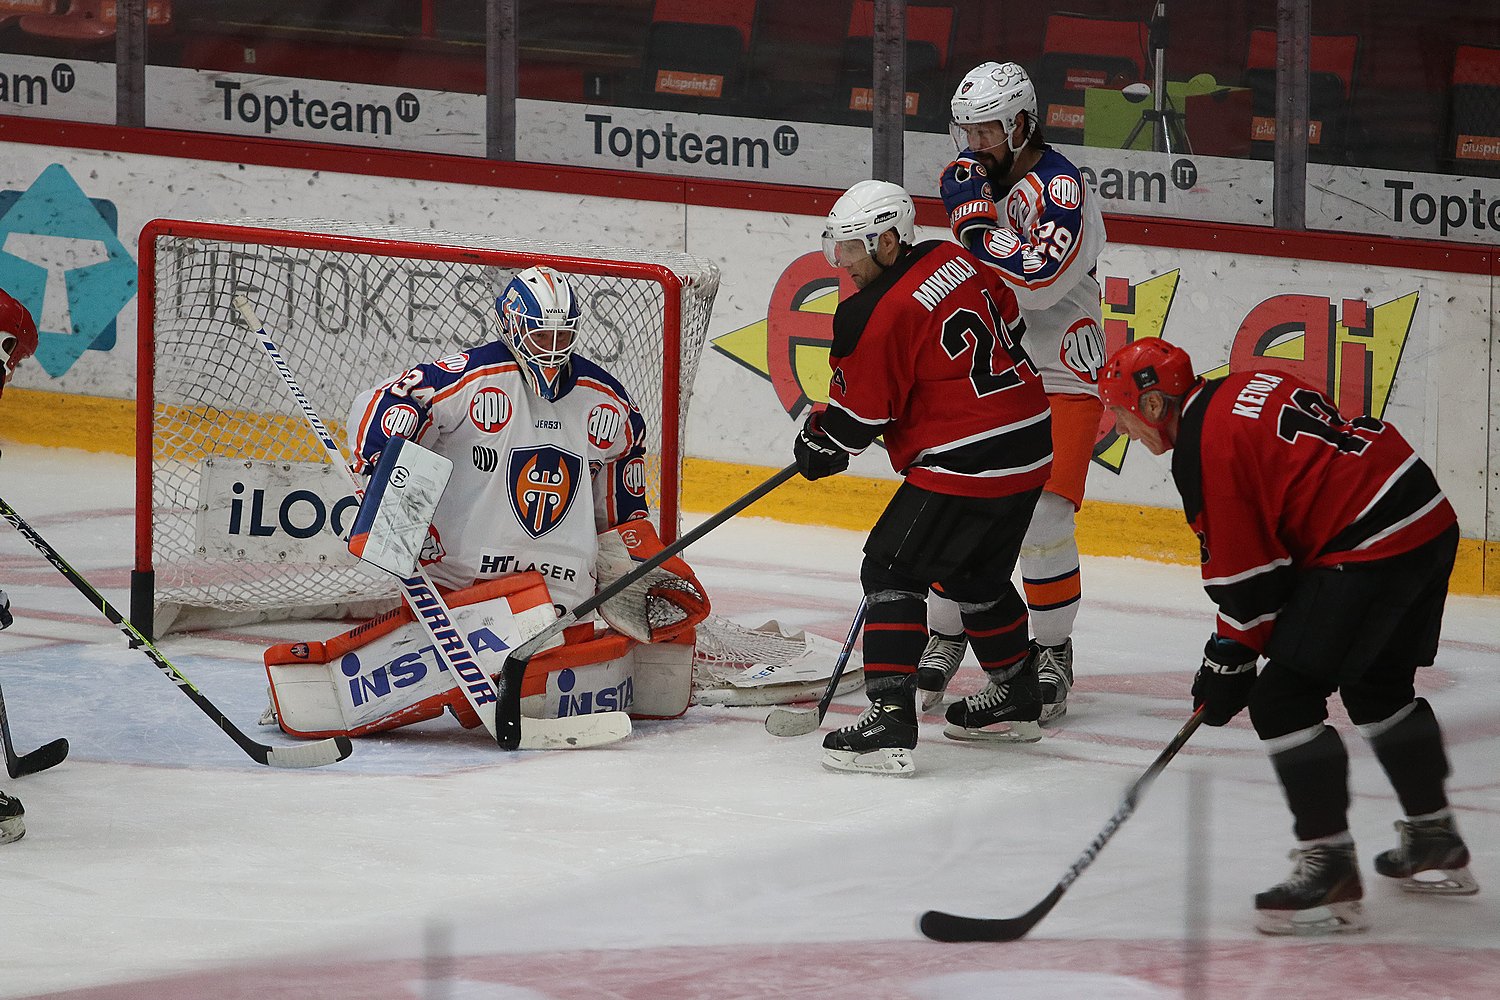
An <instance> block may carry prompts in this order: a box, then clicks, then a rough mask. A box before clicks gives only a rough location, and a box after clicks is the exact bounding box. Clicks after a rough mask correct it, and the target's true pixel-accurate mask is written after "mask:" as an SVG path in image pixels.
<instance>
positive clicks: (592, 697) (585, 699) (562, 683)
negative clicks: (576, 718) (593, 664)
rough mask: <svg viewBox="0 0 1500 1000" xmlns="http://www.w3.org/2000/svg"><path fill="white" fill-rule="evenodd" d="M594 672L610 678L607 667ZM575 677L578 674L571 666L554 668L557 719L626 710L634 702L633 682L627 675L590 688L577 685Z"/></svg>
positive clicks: (576, 677)
mask: <svg viewBox="0 0 1500 1000" xmlns="http://www.w3.org/2000/svg"><path fill="white" fill-rule="evenodd" d="M594 673H604V674H605V677H606V679H611V678H612V675H611V673H610V672H608V671H594ZM585 676H586V675H585ZM579 680H580V675H579V674H578V673H576V672H575V671H573V670H571V669H565V670H559V671H558V672H557V675H556V683H557V717H558V718H559V719H561V718H566V717H567V716H569V715H592V714H593V713H595V712H624V711H628V710H629V708H630V706H631V705H632V704H634V702H635V683H634V681H633V679H632V678H630V677H626V678H625V679H624V680H622V681H620V682H619V683H617V684H606V685H604V686H602V687H598V688H592V689H590V688H586V687H584V686H582V685H580V684H579Z"/></svg>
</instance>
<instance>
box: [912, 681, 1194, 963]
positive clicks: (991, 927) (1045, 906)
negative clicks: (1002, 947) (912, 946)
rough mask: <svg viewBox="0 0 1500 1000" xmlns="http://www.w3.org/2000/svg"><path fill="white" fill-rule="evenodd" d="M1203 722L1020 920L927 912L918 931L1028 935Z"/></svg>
mask: <svg viewBox="0 0 1500 1000" xmlns="http://www.w3.org/2000/svg"><path fill="white" fill-rule="evenodd" d="M1202 722H1203V709H1202V708H1200V709H1198V711H1196V712H1194V713H1193V715H1192V718H1190V719H1188V720H1187V722H1186V723H1184V724H1183V727H1182V728H1181V729H1179V730H1177V735H1176V736H1174V737H1172V742H1170V743H1168V744H1167V746H1166V749H1165V750H1163V751H1162V752H1161V753H1160V754H1159V755H1158V756H1157V758H1156V760H1154V761H1152V762H1151V766H1150V767H1148V768H1146V773H1145V774H1143V775H1141V776H1140V777H1139V778H1137V779H1136V780H1135V784H1133V785H1131V786H1130V789H1129V790H1128V791H1126V793H1125V798H1124V800H1123V801H1121V802H1120V808H1118V809H1116V810H1115V814H1114V815H1113V816H1111V817H1110V818H1109V822H1108V823H1105V824H1104V829H1102V830H1100V831H1099V835H1098V836H1096V837H1095V838H1094V842H1093V843H1091V844H1089V846H1088V848H1087V849H1086V850H1085V851H1084V852H1083V854H1082V855H1080V856H1079V858H1078V860H1077V861H1075V862H1073V867H1071V868H1069V869H1068V871H1067V874H1065V875H1064V876H1063V877H1062V878H1061V879H1060V880H1059V881H1058V883H1057V885H1055V886H1053V887H1052V891H1051V892H1049V893H1047V897H1046V898H1045V899H1043V900H1042V901H1041V902H1040V903H1038V904H1036V905H1035V906H1033V907H1032V908H1031V909H1029V910H1027V911H1026V912H1025V913H1023V914H1021V915H1020V916H1019V917H1009V918H997V919H989V918H986V917H960V916H957V915H955V914H952V913H944V912H942V911H941V910H928V911H927V912H926V913H924V914H922V919H921V920H920V921H918V922H917V928H918V929H919V930H920V931H921V932H922V933H923V934H925V935H927V936H928V937H929V938H931V939H932V940H934V941H954V942H958V941H1019V940H1020V939H1021V938H1023V937H1025V936H1026V933H1027V932H1028V931H1030V930H1031V929H1032V928H1033V927H1035V926H1036V925H1037V924H1039V923H1041V920H1042V918H1043V917H1045V916H1046V915H1047V914H1049V913H1051V912H1052V908H1053V907H1054V906H1056V905H1057V901H1058V900H1060V899H1062V895H1063V893H1065V892H1067V891H1068V886H1070V885H1072V884H1073V883H1074V882H1075V881H1077V879H1078V876H1080V875H1082V874H1083V870H1084V869H1085V868H1087V867H1088V866H1089V865H1090V864H1092V863H1093V861H1094V859H1095V858H1096V857H1098V856H1099V851H1100V850H1101V849H1102V848H1103V847H1104V845H1105V844H1107V843H1109V838H1111V837H1113V836H1114V835H1115V831H1116V830H1118V829H1119V828H1120V826H1121V825H1122V824H1123V823H1124V822H1125V821H1126V820H1127V819H1129V818H1130V814H1131V813H1133V812H1135V807H1136V803H1137V802H1138V801H1139V800H1140V798H1141V796H1142V795H1144V794H1145V793H1146V789H1147V788H1149V787H1150V785H1151V782H1153V781H1155V780H1156V776H1157V775H1158V774H1160V773H1161V772H1162V770H1163V769H1164V768H1165V767H1166V766H1167V764H1168V763H1169V762H1170V761H1171V760H1172V758H1173V757H1175V756H1177V751H1179V750H1181V749H1182V746H1183V744H1184V743H1186V742H1187V741H1188V737H1189V736H1192V735H1193V731H1194V730H1195V729H1197V728H1198V726H1199V724H1200V723H1202Z"/></svg>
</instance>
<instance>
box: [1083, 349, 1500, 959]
mask: <svg viewBox="0 0 1500 1000" xmlns="http://www.w3.org/2000/svg"><path fill="white" fill-rule="evenodd" d="M1099 390H1100V394H1101V396H1102V398H1103V400H1104V405H1105V406H1107V407H1109V408H1110V410H1112V411H1113V413H1114V416H1115V420H1116V422H1117V424H1118V426H1119V427H1120V428H1121V429H1122V430H1123V431H1124V432H1125V433H1126V434H1128V435H1129V436H1130V437H1131V439H1132V440H1135V441H1139V442H1141V443H1142V444H1144V445H1145V446H1146V447H1147V448H1149V449H1150V450H1151V452H1152V453H1153V454H1156V455H1161V454H1165V453H1166V452H1167V451H1169V450H1172V451H1173V455H1172V478H1173V479H1174V480H1175V481H1176V483H1177V489H1178V492H1180V493H1181V494H1182V505H1183V511H1184V513H1185V514H1186V515H1187V519H1188V523H1189V524H1190V525H1191V526H1192V528H1193V531H1194V532H1195V533H1196V534H1197V535H1198V541H1199V544H1200V545H1201V547H1202V553H1201V556H1202V560H1203V586H1204V589H1205V590H1207V592H1208V596H1209V597H1210V598H1212V599H1213V601H1214V603H1215V604H1217V605H1218V608H1219V617H1218V630H1217V632H1216V633H1215V634H1214V635H1213V636H1211V637H1210V639H1209V642H1208V646H1207V647H1206V648H1205V650H1204V657H1203V664H1202V666H1201V667H1200V668H1199V670H1198V674H1197V677H1196V678H1195V680H1194V681H1193V704H1194V707H1198V706H1203V707H1204V711H1205V715H1204V721H1205V722H1207V723H1208V724H1209V725H1211V726H1222V725H1224V724H1225V723H1227V722H1229V720H1230V719H1232V718H1234V717H1235V716H1236V715H1237V714H1239V712H1240V710H1241V709H1243V708H1245V707H1247V706H1248V707H1249V709H1250V722H1251V724H1252V725H1254V727H1255V732H1256V734H1257V735H1258V736H1259V737H1260V739H1261V741H1262V745H1263V746H1264V747H1265V749H1266V752H1267V753H1268V754H1269V755H1270V757H1271V765H1272V767H1273V768H1274V770H1275V772H1276V777H1277V779H1278V780H1279V781H1280V782H1281V787H1282V790H1283V791H1284V792H1285V793H1286V800H1287V804H1288V805H1289V806H1290V807H1291V810H1292V818H1293V832H1294V834H1295V835H1296V837H1297V841H1298V844H1297V849H1296V850H1295V851H1294V852H1293V854H1292V856H1293V858H1294V859H1295V860H1296V868H1295V870H1294V871H1293V872H1292V874H1291V875H1290V876H1289V877H1288V878H1287V879H1286V880H1285V881H1284V882H1281V883H1280V884H1278V885H1276V886H1274V887H1272V888H1270V889H1268V890H1266V891H1265V892H1262V893H1259V894H1257V895H1256V897H1255V909H1256V917H1257V921H1256V923H1257V927H1258V928H1259V929H1260V930H1262V931H1264V932H1266V933H1269V934H1322V933H1329V932H1336V931H1348V930H1360V929H1362V928H1363V927H1364V926H1365V921H1364V916H1363V914H1362V912H1361V905H1360V899H1361V898H1362V897H1363V895H1364V890H1363V888H1362V886H1361V884H1360V877H1359V866H1358V863H1357V861H1356V858H1355V853H1354V839H1353V837H1351V836H1350V833H1349V822H1348V809H1349V776H1348V770H1349V759H1348V756H1347V754H1346V753H1345V750H1344V744H1343V741H1342V740H1341V739H1340V738H1339V734H1338V732H1337V731H1336V730H1334V729H1331V728H1329V727H1328V726H1326V725H1324V721H1325V720H1326V719H1327V718H1328V699H1329V697H1330V696H1332V694H1333V693H1334V692H1335V691H1337V692H1338V694H1339V697H1340V699H1341V700H1342V701H1343V703H1344V707H1345V708H1346V709H1347V710H1348V712H1349V718H1350V720H1352V721H1353V722H1354V724H1355V728H1357V729H1358V730H1359V731H1360V734H1361V735H1363V736H1364V737H1365V739H1367V740H1368V741H1369V743H1370V746H1371V748H1372V749H1373V750H1374V751H1375V756H1376V758H1377V759H1378V760H1379V761H1380V765H1381V767H1382V768H1384V770H1385V773H1386V776H1387V777H1388V778H1389V779H1390V782H1391V786H1392V787H1393V788H1394V789H1395V791H1396V796H1397V798H1398V799H1400V801H1401V808H1402V810H1403V811H1404V812H1405V814H1406V819H1405V820H1401V821H1398V822H1397V824H1396V828H1397V830H1398V831H1399V832H1400V834H1401V843H1400V846H1399V847H1396V848H1394V849H1393V850H1389V851H1384V852H1382V853H1381V854H1379V855H1377V856H1376V858H1375V870H1376V871H1377V872H1379V873H1380V874H1381V875H1386V876H1389V877H1392V878H1399V879H1402V880H1404V881H1403V887H1404V888H1407V889H1410V890H1412V891H1417V892H1426V893H1434V894H1452V895H1457V894H1461V895H1469V894H1472V893H1475V892H1477V891H1479V887H1478V885H1477V884H1476V883H1475V882H1474V879H1473V876H1472V875H1470V873H1469V871H1468V863H1469V852H1468V849H1467V848H1466V847H1465V845H1464V842H1463V840H1462V839H1461V838H1460V837H1459V835H1458V831H1457V829H1456V827H1455V825H1454V820H1453V813H1452V811H1451V810H1450V808H1449V805H1448V799H1447V795H1446V793H1445V790H1444V783H1445V781H1446V779H1447V777H1448V773H1449V768H1448V758H1447V754H1446V752H1445V751H1444V748H1443V737H1442V732H1441V731H1440V730H1439V728H1438V722H1437V718H1436V716H1434V715H1433V712H1432V707H1431V706H1430V705H1428V703H1427V701H1426V699H1424V698H1418V697H1417V696H1416V691H1415V688H1414V686H1413V676H1414V674H1415V672H1416V669H1417V668H1418V667H1421V666H1426V665H1428V664H1431V663H1432V661H1433V657H1434V656H1435V655H1436V653H1437V646H1438V631H1439V627H1440V626H1441V624H1442V618H1443V604H1444V600H1445V599H1446V597H1447V593H1448V576H1449V574H1450V573H1451V572H1452V570H1453V562H1454V556H1455V553H1456V551H1457V546H1458V519H1457V517H1456V516H1455V515H1454V512H1453V508H1452V507H1451V506H1450V505H1449V503H1448V500H1447V498H1446V497H1444V496H1443V491H1442V490H1441V489H1440V488H1439V487H1438V483H1437V480H1436V479H1435V478H1434V477H1433V474H1432V470H1430V469H1429V468H1428V467H1427V465H1426V463H1424V462H1423V461H1422V460H1421V459H1420V458H1419V457H1417V455H1416V453H1415V452H1413V451H1412V448H1411V445H1409V444H1408V443H1407V442H1406V440H1405V439H1404V438H1403V437H1402V436H1401V435H1400V433H1398V432H1397V430H1396V429H1395V428H1394V427H1392V426H1391V425H1390V424H1388V423H1385V422H1384V421H1381V420H1376V419H1375V418H1373V417H1369V416H1359V417H1355V418H1354V419H1352V420H1346V419H1345V418H1344V417H1343V415H1341V414H1340V413H1339V411H1338V410H1337V408H1335V406H1334V405H1333V403H1332V402H1331V401H1329V399H1328V397H1326V396H1324V395H1323V394H1322V393H1321V392H1319V391H1318V390H1316V389H1314V388H1312V387H1311V386H1309V385H1306V384H1304V383H1302V382H1299V381H1297V380H1296V379H1295V378H1292V377H1290V376H1288V375H1283V374H1281V373H1278V372H1274V371H1247V372H1236V373H1234V374H1232V375H1229V376H1228V377H1226V378H1223V379H1216V380H1213V381H1207V382H1205V381H1204V380H1202V379H1198V378H1195V377H1194V376H1193V368H1192V361H1191V360H1190V359H1189V358H1188V356H1187V353H1186V352H1184V351H1183V350H1182V349H1181V348H1180V347H1176V346H1174V345H1172V344H1169V343H1167V342H1165V341H1163V340H1160V339H1157V338H1150V339H1145V340H1138V341H1136V342H1134V343H1132V344H1129V345H1127V346H1125V347H1124V348H1121V349H1120V350H1119V351H1117V352H1116V353H1115V354H1114V356H1113V357H1111V358H1110V359H1109V362H1108V363H1107V364H1106V365H1105V366H1104V369H1103V371H1102V372H1101V374H1100V377H1099ZM1174 449H1175V450H1174ZM1261 656H1264V657H1266V664H1265V667H1264V668H1262V669H1261V671H1260V673H1259V676H1257V675H1256V669H1255V668H1256V664H1257V662H1258V659H1259V657H1261ZM1422 873H1435V874H1429V875H1428V876H1426V877H1421V878H1419V877H1417V876H1419V875H1421V874H1422Z"/></svg>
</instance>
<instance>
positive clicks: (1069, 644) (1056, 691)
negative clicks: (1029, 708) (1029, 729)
mask: <svg viewBox="0 0 1500 1000" xmlns="http://www.w3.org/2000/svg"><path fill="white" fill-rule="evenodd" d="M1031 655H1032V656H1033V657H1035V658H1036V677H1037V685H1038V686H1039V687H1040V688H1041V690H1042V715H1041V718H1040V719H1038V720H1037V721H1038V722H1040V723H1042V724H1043V725H1045V724H1046V723H1048V722H1054V721H1056V720H1058V719H1061V718H1062V717H1063V716H1064V715H1067V714H1068V692H1069V691H1071V690H1073V640H1072V639H1064V640H1063V644H1062V645H1061V646H1043V645H1041V644H1040V643H1037V642H1032V644H1031Z"/></svg>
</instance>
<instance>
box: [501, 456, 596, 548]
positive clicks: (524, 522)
mask: <svg viewBox="0 0 1500 1000" xmlns="http://www.w3.org/2000/svg"><path fill="white" fill-rule="evenodd" d="M507 467H508V468H509V469H510V507H511V510H512V511H513V512H514V513H515V515H516V520H518V521H520V522H521V527H523V528H525V529H526V533H527V534H528V535H530V536H531V537H532V538H540V537H542V536H543V535H545V534H546V533H547V532H549V531H551V530H552V529H553V528H555V527H557V526H558V525H559V524H561V523H562V520H563V518H564V517H566V516H567V514H568V508H570V507H572V506H573V498H574V497H576V496H577V495H578V493H579V490H580V484H582V483H583V481H584V480H583V475H582V473H583V459H582V458H580V457H578V456H577V455H574V454H572V453H570V452H566V451H563V450H562V449H561V448H555V447H553V446H552V445H542V446H540V447H537V448H516V449H515V450H514V451H512V452H511V453H510V462H509V464H508V466H507Z"/></svg>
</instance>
